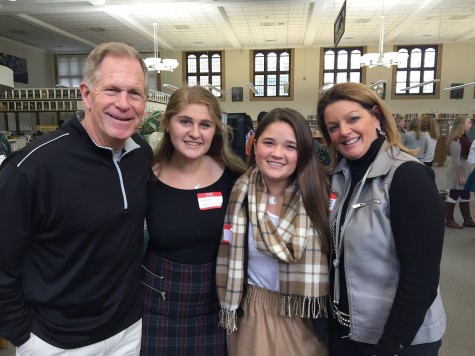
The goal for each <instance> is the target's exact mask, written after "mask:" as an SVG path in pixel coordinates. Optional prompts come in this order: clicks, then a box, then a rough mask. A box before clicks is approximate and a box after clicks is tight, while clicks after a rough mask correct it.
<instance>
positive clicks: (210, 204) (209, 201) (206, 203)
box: [197, 192, 223, 210]
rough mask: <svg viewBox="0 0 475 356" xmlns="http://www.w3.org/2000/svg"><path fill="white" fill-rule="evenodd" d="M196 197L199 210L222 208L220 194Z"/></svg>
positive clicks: (202, 194) (198, 195)
mask: <svg viewBox="0 0 475 356" xmlns="http://www.w3.org/2000/svg"><path fill="white" fill-rule="evenodd" d="M197 197H198V205H199V206H200V210H209V209H219V208H221V207H222V206H223V195H222V194H221V192H210V193H199V194H197Z"/></svg>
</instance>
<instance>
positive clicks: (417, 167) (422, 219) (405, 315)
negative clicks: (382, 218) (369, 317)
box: [374, 162, 445, 356]
mask: <svg viewBox="0 0 475 356" xmlns="http://www.w3.org/2000/svg"><path fill="white" fill-rule="evenodd" d="M389 199H390V214H391V227H392V230H393V234H394V240H395V245H396V250H397V254H398V257H399V261H400V276H399V284H398V287H397V290H396V296H395V298H394V304H393V306H392V308H391V312H390V314H389V317H388V320H387V322H386V325H385V328H384V332H383V335H382V336H381V339H380V340H379V342H378V345H377V346H376V348H375V352H374V354H375V355H377V356H382V355H391V356H392V355H396V354H397V352H398V350H399V351H400V349H401V348H405V347H407V346H409V345H410V344H411V342H412V341H413V339H414V337H415V335H416V334H417V331H418V330H419V328H420V326H421V325H422V322H423V321H424V317H425V314H426V312H427V310H428V308H429V307H430V306H431V305H432V303H433V301H434V299H435V297H436V296H437V288H438V286H439V275H440V260H441V257H442V247H443V240H444V232H445V226H444V204H443V200H442V199H441V198H440V195H439V192H438V189H437V186H436V184H435V179H434V171H433V170H432V169H431V168H428V167H426V166H424V165H422V164H419V163H417V162H407V163H404V164H402V165H401V166H400V167H399V168H398V169H397V170H396V172H395V174H394V177H393V180H392V183H391V187H390V190H389Z"/></svg>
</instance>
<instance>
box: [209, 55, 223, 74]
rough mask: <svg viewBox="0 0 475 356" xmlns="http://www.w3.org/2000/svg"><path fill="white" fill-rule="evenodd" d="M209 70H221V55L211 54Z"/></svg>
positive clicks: (214, 71)
mask: <svg viewBox="0 0 475 356" xmlns="http://www.w3.org/2000/svg"><path fill="white" fill-rule="evenodd" d="M211 71H212V72H213V73H216V72H221V56H220V55H218V54H213V56H212V57H211Z"/></svg>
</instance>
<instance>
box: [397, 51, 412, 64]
mask: <svg viewBox="0 0 475 356" xmlns="http://www.w3.org/2000/svg"><path fill="white" fill-rule="evenodd" d="M398 52H399V53H405V54H408V52H407V49H405V48H403V49H400V50H399V51H398ZM408 58H409V57H408ZM408 60H409V59H406V60H405V61H404V62H403V63H401V64H398V66H397V67H398V68H407V61H408Z"/></svg>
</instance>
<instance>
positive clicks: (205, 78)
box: [200, 75, 209, 85]
mask: <svg viewBox="0 0 475 356" xmlns="http://www.w3.org/2000/svg"><path fill="white" fill-rule="evenodd" d="M208 78H209V77H208V76H207V75H200V85H205V84H209V79H208Z"/></svg>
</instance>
